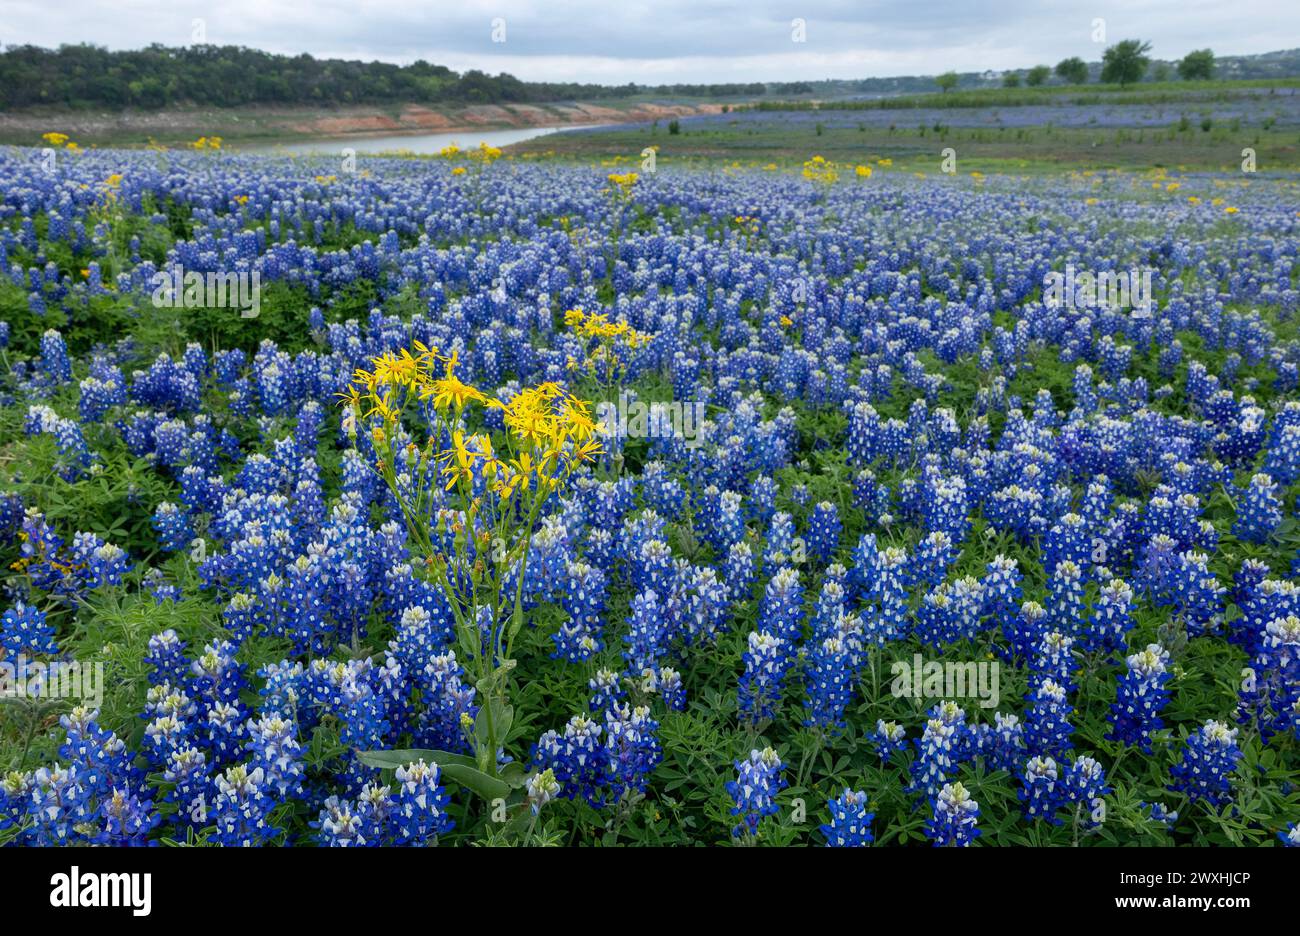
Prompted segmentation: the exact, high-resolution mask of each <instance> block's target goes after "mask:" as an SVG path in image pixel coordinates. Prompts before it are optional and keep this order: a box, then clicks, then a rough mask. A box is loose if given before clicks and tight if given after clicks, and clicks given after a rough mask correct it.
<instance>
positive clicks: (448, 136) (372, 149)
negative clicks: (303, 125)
mask: <svg viewBox="0 0 1300 936" xmlns="http://www.w3.org/2000/svg"><path fill="white" fill-rule="evenodd" d="M593 126H597V125H595V124H586V125H569V124H566V125H565V126H562V127H518V128H513V129H510V130H474V129H470V130H456V131H454V132H444V133H410V134H390V135H388V136H349V137H343V138H334V139H321V140H306V141H303V142H296V143H275V144H270V145H264V146H250V147H248V149H247V150H246V152H249V153H284V154H291V153H296V154H301V153H327V154H328V153H340V152H342V151H343V150H344V149H354V150H356V151H357V154H358V155H362V154H367V153H368V154H374V153H392V152H396V151H397V150H405V151H406V152H408V153H436V152H438V151H439V150H441V149H442V148H443V147H445V146H449V145H451V144H452V143H455V144H456V145H457V146H459V147H461V149H469V148H471V147H474V146H478V145H479V144H480V143H487V144H488V145H490V146H509V145H510V144H511V143H522V142H523V141H524V140H532V139H535V138H536V137H542V136H548V135H550V134H552V133H558V132H560V131H562V130H589V129H591V127H593Z"/></svg>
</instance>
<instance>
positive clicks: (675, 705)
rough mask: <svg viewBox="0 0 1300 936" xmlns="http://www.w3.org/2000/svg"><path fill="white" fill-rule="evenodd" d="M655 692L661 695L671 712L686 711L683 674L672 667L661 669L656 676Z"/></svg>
mask: <svg viewBox="0 0 1300 936" xmlns="http://www.w3.org/2000/svg"><path fill="white" fill-rule="evenodd" d="M653 691H657V692H658V693H659V696H660V698H662V699H663V700H664V706H665V707H666V708H667V709H668V710H669V711H670V712H682V711H685V710H686V687H685V686H684V685H682V674H681V673H679V672H677V670H675V669H673V668H672V667H671V666H664V667H661V668H660V670H659V672H658V673H656V674H655V681H654V687H653Z"/></svg>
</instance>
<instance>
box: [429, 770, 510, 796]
mask: <svg viewBox="0 0 1300 936" xmlns="http://www.w3.org/2000/svg"><path fill="white" fill-rule="evenodd" d="M442 775H443V776H444V777H446V778H447V779H448V780H451V781H453V782H455V783H459V784H460V785H461V786H463V787H465V788H466V789H468V790H472V791H473V792H475V793H477V794H478V795H479V796H481V797H483V799H485V800H489V801H490V800H494V799H504V798H505V797H507V796H509V795H510V784H508V783H506V782H505V781H504V780H502V779H500V778H499V777H490V776H488V775H487V774H485V773H484V772H483V771H481V770H479V769H478V768H477V767H466V766H465V765H464V764H448V765H447V766H446V767H443V768H442Z"/></svg>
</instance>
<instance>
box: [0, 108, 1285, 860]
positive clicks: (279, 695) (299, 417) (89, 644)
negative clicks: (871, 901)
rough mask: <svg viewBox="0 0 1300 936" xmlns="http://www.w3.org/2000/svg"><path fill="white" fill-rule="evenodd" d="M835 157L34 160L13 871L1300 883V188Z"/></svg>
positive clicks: (13, 709)
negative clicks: (1060, 865) (1013, 856)
mask: <svg viewBox="0 0 1300 936" xmlns="http://www.w3.org/2000/svg"><path fill="white" fill-rule="evenodd" d="M819 126H820V125H819ZM623 132H628V131H623ZM818 132H819V133H820V130H819V131H818ZM844 132H845V133H852V132H853V131H852V130H845V131H844ZM593 136H594V137H597V138H599V137H600V136H601V134H599V133H597V134H593ZM815 139H816V138H815V137H812V136H809V137H808V138H807V146H806V150H805V151H804V152H801V153H799V154H797V155H796V156H793V157H791V158H790V159H788V160H785V161H782V162H771V163H769V162H767V161H766V160H762V161H760V160H750V161H742V160H727V161H713V162H708V161H706V160H694V161H690V162H689V163H685V162H684V163H682V164H675V163H674V160H673V156H672V152H671V149H672V147H671V143H670V140H671V138H670V137H667V136H662V137H658V142H657V143H655V144H653V145H651V144H650V143H647V146H646V147H645V149H644V151H640V152H631V153H627V154H624V156H623V157H622V158H618V159H606V160H604V161H603V162H602V161H601V160H592V159H586V160H584V159H581V158H572V157H566V158H552V159H548V158H542V157H538V156H535V155H530V154H522V155H521V154H519V153H517V152H514V151H510V150H503V149H502V148H498V147H496V146H492V145H488V144H486V143H485V144H483V145H481V146H471V145H468V144H466V145H465V146H463V147H460V146H448V147H446V148H445V149H444V150H443V151H442V152H441V153H439V154H437V155H433V156H429V157H425V158H412V157H403V156H397V155H390V156H382V155H376V156H357V155H356V154H355V153H350V154H342V155H329V154H324V155H319V156H309V157H301V156H298V157H286V156H276V155H255V154H247V153H241V152H238V151H234V150H232V149H231V148H230V147H228V146H227V145H225V144H224V143H223V141H222V140H221V139H220V138H218V137H207V138H204V139H203V140H200V141H198V142H197V143H196V144H194V145H193V146H190V147H188V148H171V149H165V148H162V147H151V148H147V149H126V148H112V147H87V146H78V145H77V144H76V141H75V140H73V139H70V138H69V136H68V135H67V134H63V133H61V132H55V131H51V132H50V133H48V134H47V135H46V138H45V139H44V140H37V141H33V142H34V144H35V145H33V146H29V147H10V148H7V149H4V150H3V151H0V490H2V492H3V493H2V494H0V560H2V562H3V570H2V583H3V596H2V604H3V615H2V616H0V689H2V690H3V692H2V693H0V845H4V846H10V847H19V846H62V845H103V846H169V845H173V846H174V845H188V846H226V847H241V846H302V847H316V846H330V847H333V846H339V847H344V846H347V847H357V848H360V847H370V846H434V845H437V846H443V847H450V846H470V845H584V846H616V845H617V846H623V845H628V846H633V845H646V846H664V845H709V846H769V845H774V846H793V845H799V846H817V847H821V846H872V847H877V848H878V847H896V846H930V845H933V846H976V847H996V846H1004V847H1005V846H1099V845H1100V846H1129V845H1147V846H1165V845H1219V846H1229V845H1238V846H1269V847H1284V846H1296V845H1300V786H1298V785H1297V775H1298V774H1297V771H1298V770H1300V579H1298V576H1300V559H1298V558H1297V557H1298V556H1300V520H1298V519H1297V495H1298V494H1300V331H1298V329H1300V318H1298V315H1300V284H1298V282H1297V277H1300V198H1298V196H1300V188H1298V186H1297V176H1296V174H1295V173H1294V172H1282V171H1264V170H1263V169H1261V171H1256V170H1255V167H1254V166H1251V167H1249V169H1248V170H1243V169H1241V168H1239V167H1238V166H1237V162H1238V161H1239V160H1238V158H1237V157H1236V156H1235V154H1234V156H1233V163H1232V165H1229V166H1226V167H1224V168H1222V169H1219V170H1214V169H1209V168H1204V169H1195V170H1181V169H1178V168H1175V167H1174V166H1172V165H1171V166H1163V167H1161V166H1157V167H1145V168H1099V169H1091V168H1066V169H1054V170H1052V171H1028V170H1027V171H1017V170H1016V168H1015V167H1014V166H1010V165H1009V166H1005V167H1003V169H1001V170H991V169H990V170H988V171H985V170H970V169H967V168H964V167H963V165H962V162H961V159H962V157H961V155H960V151H957V152H955V153H954V155H953V157H952V163H951V164H946V163H945V160H948V159H949V157H947V156H946V155H945V154H943V153H941V152H940V151H939V148H938V147H937V146H936V147H935V153H934V155H933V158H932V159H930V160H929V162H928V163H927V164H926V166H924V167H923V166H922V165H921V164H920V163H919V162H915V161H914V162H912V163H909V164H908V165H906V166H902V165H899V166H895V165H894V160H893V159H891V158H889V157H884V156H875V157H874V158H871V157H870V156H869V155H866V154H864V155H863V156H861V158H859V159H853V160H848V161H845V160H843V159H838V158H829V157H823V156H822V155H819V154H818V153H817V152H816V150H815V149H814V147H815V145H816V144H815ZM1239 148H1240V147H1238V149H1239ZM1265 168H1266V167H1265ZM74 870H75V869H74Z"/></svg>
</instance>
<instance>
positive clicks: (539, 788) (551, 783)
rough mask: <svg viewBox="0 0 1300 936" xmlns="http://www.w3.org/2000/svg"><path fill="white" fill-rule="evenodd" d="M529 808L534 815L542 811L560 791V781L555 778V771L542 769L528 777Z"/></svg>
mask: <svg viewBox="0 0 1300 936" xmlns="http://www.w3.org/2000/svg"><path fill="white" fill-rule="evenodd" d="M527 789H528V808H529V810H530V811H531V812H532V814H533V815H534V816H536V815H537V814H538V813H539V812H541V811H542V807H543V806H545V805H546V804H547V803H549V802H550V801H551V800H553V799H555V797H556V796H557V795H558V794H559V792H560V783H559V781H558V780H556V779H555V771H553V770H551V769H549V768H548V769H546V770H541V771H538V772H537V773H534V774H532V775H530V776H529V778H528V787H527Z"/></svg>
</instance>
